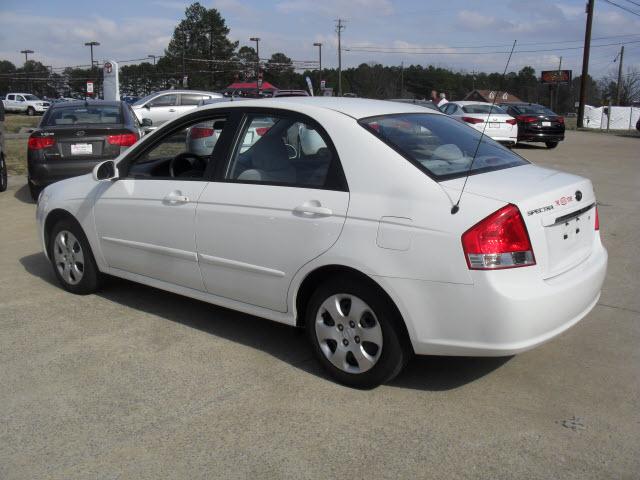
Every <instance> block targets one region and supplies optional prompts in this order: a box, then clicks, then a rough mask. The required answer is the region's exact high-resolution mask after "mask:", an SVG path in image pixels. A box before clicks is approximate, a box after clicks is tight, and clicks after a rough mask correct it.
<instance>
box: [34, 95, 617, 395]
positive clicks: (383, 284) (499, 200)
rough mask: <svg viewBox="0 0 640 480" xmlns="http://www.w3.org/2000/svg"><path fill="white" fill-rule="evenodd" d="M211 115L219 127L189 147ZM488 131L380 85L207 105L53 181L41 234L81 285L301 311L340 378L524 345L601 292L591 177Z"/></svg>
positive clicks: (293, 313)
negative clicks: (113, 281) (106, 282)
mask: <svg viewBox="0 0 640 480" xmlns="http://www.w3.org/2000/svg"><path fill="white" fill-rule="evenodd" d="M205 122H209V123H210V124H211V125H216V128H217V127H220V135H219V137H218V139H217V141H216V142H215V143H214V144H213V146H212V148H211V150H210V151H209V152H203V151H201V150H198V152H192V151H189V149H188V145H189V143H188V142H185V138H186V132H187V131H188V129H189V128H191V127H192V126H194V125H198V124H202V123H205ZM252 131H254V132H255V131H258V133H257V134H256V136H255V137H256V138H254V140H255V141H253V140H252V142H250V143H249V144H246V142H245V141H244V139H246V137H247V133H248V132H252ZM258 137H259V138H258ZM479 140H480V134H479V133H478V132H476V131H475V130H473V129H471V128H467V127H466V126H464V125H462V124H461V123H459V122H457V121H455V120H453V119H451V118H449V117H447V116H446V115H442V114H441V113H439V112H435V111H433V112H432V111H428V110H426V109H424V108H423V107H420V106H413V105H407V104H401V103H393V102H385V101H376V100H365V99H344V98H330V97H329V98H325V97H315V98H284V99H272V100H269V99H263V100H247V101H245V102H229V103H220V104H217V105H211V106H205V107H203V108H199V109H197V110H195V111H192V112H190V113H188V114H186V115H183V116H181V117H180V118H178V119H175V120H173V121H171V122H168V123H167V124H166V125H164V126H163V127H161V128H160V129H158V130H157V131H155V132H154V133H152V134H150V135H147V136H145V137H143V138H142V139H141V140H140V141H139V142H138V143H136V144H135V145H134V146H133V147H131V148H130V149H129V150H127V151H126V152H125V153H123V154H122V155H121V156H120V157H119V158H117V159H116V160H109V161H106V162H103V163H101V164H99V165H98V166H96V168H95V169H94V172H93V174H92V175H86V176H82V177H76V178H73V179H69V180H65V181H62V182H58V183H55V184H53V185H51V186H49V187H47V188H46V189H45V190H44V191H43V193H42V194H41V196H40V198H39V201H38V207H37V220H38V225H39V231H40V236H41V240H42V244H43V247H44V251H45V254H46V255H47V256H48V258H49V259H50V261H51V263H52V265H53V271H54V272H55V275H56V277H57V278H58V280H59V282H60V284H61V285H62V286H63V287H64V288H65V289H67V290H68V291H70V292H72V293H76V294H88V293H92V292H94V291H96V289H98V288H99V286H100V280H101V278H102V275H103V274H109V275H115V276H118V277H122V278H126V279H129V280H133V281H136V282H140V283H144V284H147V285H151V286H153V287H157V288H160V289H163V290H168V291H171V292H176V293H179V294H183V295H186V296H189V297H193V298H197V299H200V300H203V301H206V302H210V303H212V304H215V305H220V306H223V307H227V308H232V309H236V310H239V311H242V312H246V313H249V314H252V315H257V316H260V317H264V318H267V319H270V320H274V321H277V322H282V323H285V324H287V325H291V326H298V327H305V328H306V330H307V332H308V336H309V339H310V341H311V345H312V349H313V351H314V352H315V355H316V357H317V358H318V360H319V362H320V363H321V364H322V365H323V366H324V367H325V368H326V369H327V371H328V372H329V373H330V374H331V375H332V376H333V377H334V378H335V379H337V380H338V381H340V382H343V383H345V384H348V385H351V386H355V387H372V386H375V385H378V384H380V383H382V382H386V381H388V380H389V379H391V378H393V377H394V376H395V375H397V374H398V373H399V372H400V371H401V369H402V367H403V366H404V365H405V364H406V362H407V361H408V359H409V358H410V357H411V355H413V354H414V353H415V354H420V355H473V356H476V355H486V356H502V355H512V354H515V353H518V352H522V351H525V350H527V349H530V348H533V347H535V346H537V345H540V344H541V343H543V342H545V341H547V340H549V339H551V338H553V337H555V336H556V335H558V334H560V333H561V332H563V331H564V330H566V329H567V328H569V327H571V326H572V325H574V324H575V323H576V322H578V321H579V320H580V319H581V318H583V317H584V316H585V315H586V314H587V313H588V312H589V311H590V310H591V309H592V308H593V306H594V305H595V304H596V302H597V301H598V298H599V296H600V290H601V286H602V282H603V280H604V277H605V272H606V267H607V253H606V250H605V249H604V247H603V245H602V243H601V242H600V234H599V223H598V214H597V209H596V198H595V195H594V192H593V187H592V185H591V182H590V181H589V180H588V179H585V178H582V177H578V176H575V175H571V174H568V173H562V172H557V171H554V170H549V169H546V168H541V167H537V166H535V165H532V164H531V163H529V162H528V161H526V160H524V159H523V158H521V157H519V156H517V155H516V154H514V153H512V152H511V151H510V150H508V149H507V148H505V147H503V146H502V145H500V144H498V143H496V142H494V141H493V140H491V139H490V138H487V137H484V138H483V139H482V141H481V142H479ZM245 147H246V148H245ZM474 153H476V155H475V157H474ZM467 176H468V181H467V182H466V187H465V180H466V179H467ZM463 187H464V193H462V189H463ZM458 199H460V203H459V208H458V207H456V208H453V207H455V205H456V203H457V202H458ZM452 212H453V213H452ZM212 321H215V319H212ZM425 374H426V372H425Z"/></svg>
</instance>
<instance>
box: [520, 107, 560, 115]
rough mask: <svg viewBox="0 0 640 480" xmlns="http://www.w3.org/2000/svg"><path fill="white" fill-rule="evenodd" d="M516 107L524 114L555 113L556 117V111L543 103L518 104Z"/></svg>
mask: <svg viewBox="0 0 640 480" xmlns="http://www.w3.org/2000/svg"><path fill="white" fill-rule="evenodd" d="M515 109H516V110H518V111H519V112H520V113H523V114H527V113H529V114H534V115H553V116H554V117H555V116H556V113H555V112H552V111H551V110H549V109H548V108H546V107H543V106H542V105H517V106H516V107H515Z"/></svg>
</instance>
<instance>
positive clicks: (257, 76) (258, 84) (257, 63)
mask: <svg viewBox="0 0 640 480" xmlns="http://www.w3.org/2000/svg"><path fill="white" fill-rule="evenodd" d="M249 41H251V42H256V88H257V91H258V96H260V37H251V38H250V39H249Z"/></svg>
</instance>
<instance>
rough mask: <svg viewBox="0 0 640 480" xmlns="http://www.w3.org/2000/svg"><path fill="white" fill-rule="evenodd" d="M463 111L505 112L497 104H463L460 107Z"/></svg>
mask: <svg viewBox="0 0 640 480" xmlns="http://www.w3.org/2000/svg"><path fill="white" fill-rule="evenodd" d="M462 111H463V112H464V113H507V112H505V111H504V110H503V109H501V108H500V107H499V106H497V105H482V104H481V103H479V104H477V105H464V106H463V107H462Z"/></svg>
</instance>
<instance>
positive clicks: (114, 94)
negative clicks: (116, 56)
mask: <svg viewBox="0 0 640 480" xmlns="http://www.w3.org/2000/svg"><path fill="white" fill-rule="evenodd" d="M118 70H119V69H118V62H116V61H114V60H105V62H104V68H103V72H102V73H103V75H102V98H104V99H105V100H111V101H116V100H120V77H119V74H118Z"/></svg>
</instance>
